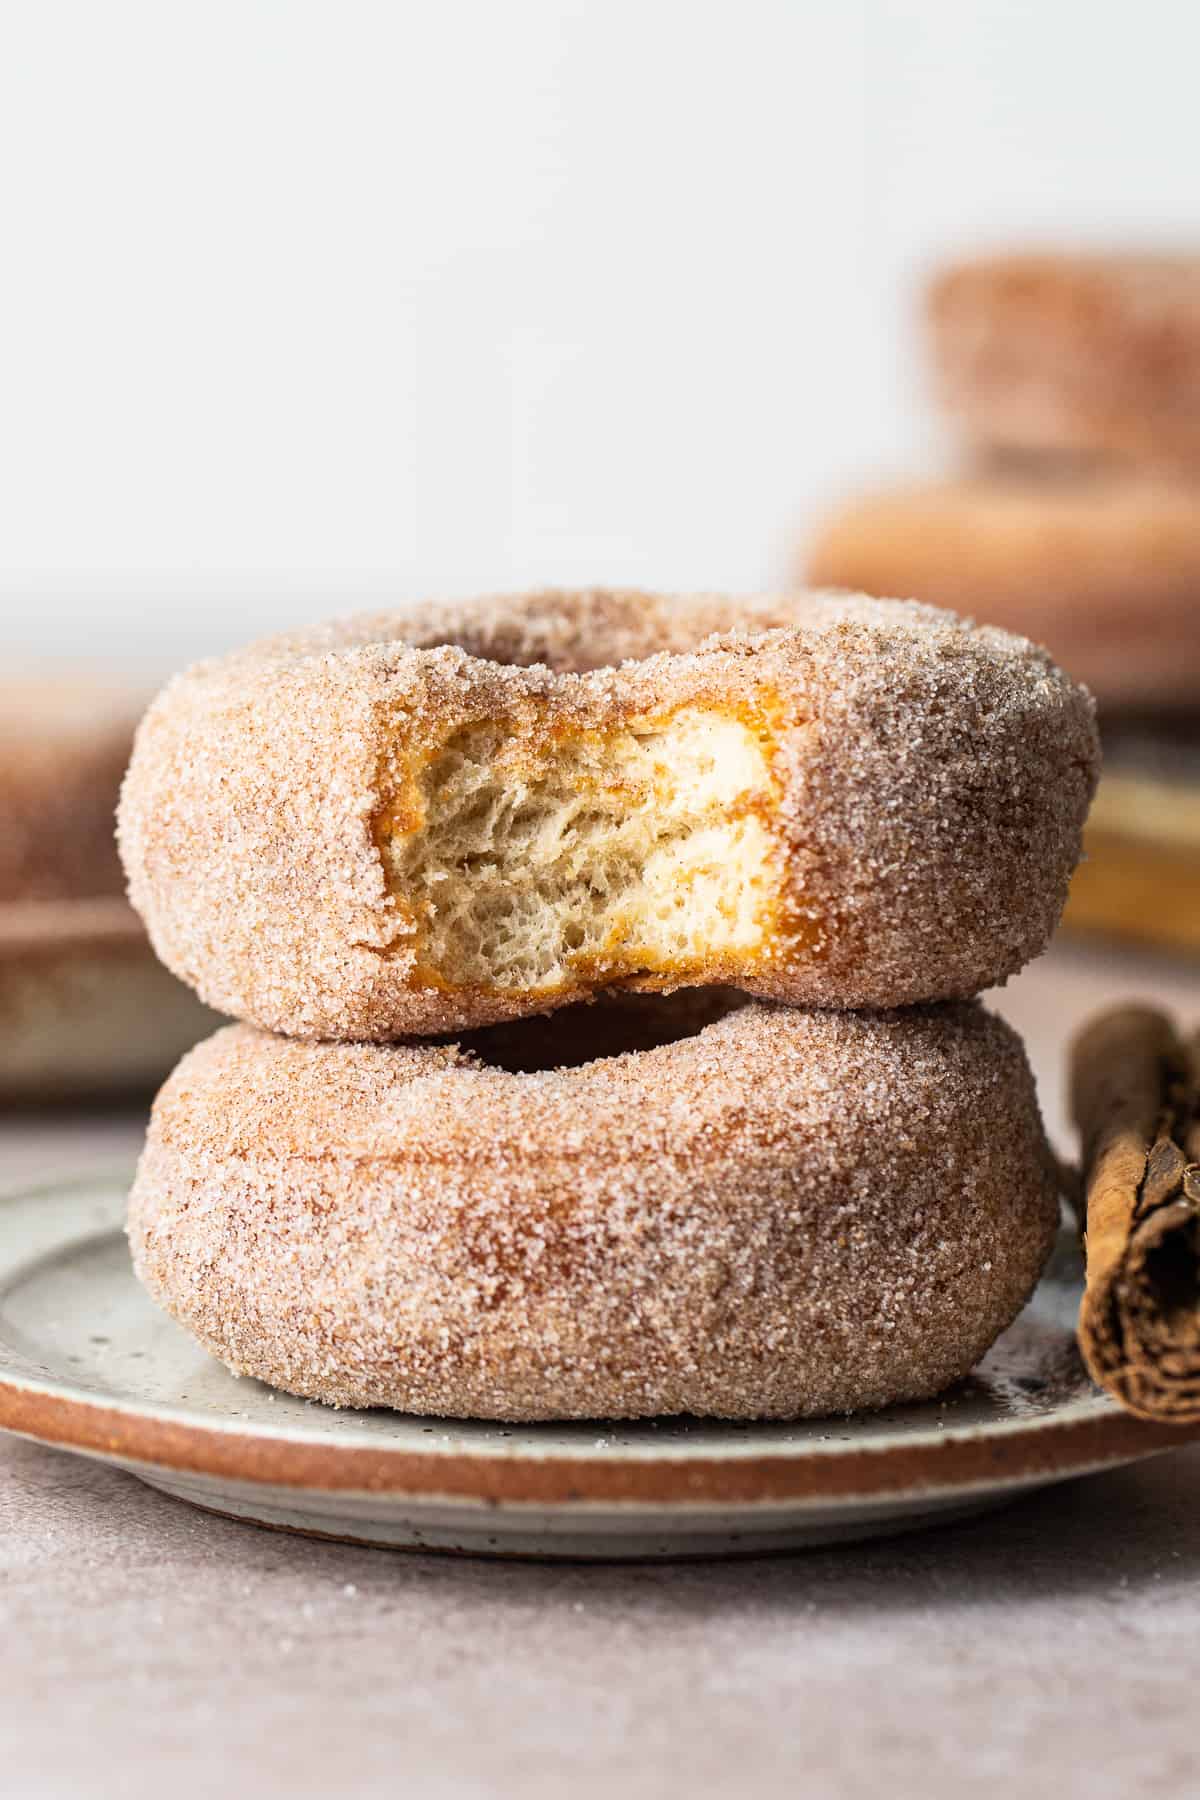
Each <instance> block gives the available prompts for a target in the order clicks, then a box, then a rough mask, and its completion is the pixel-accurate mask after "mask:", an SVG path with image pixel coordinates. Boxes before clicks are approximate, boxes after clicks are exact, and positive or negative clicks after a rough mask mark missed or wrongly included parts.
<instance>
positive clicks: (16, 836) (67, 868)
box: [0, 669, 145, 904]
mask: <svg viewBox="0 0 1200 1800" xmlns="http://www.w3.org/2000/svg"><path fill="white" fill-rule="evenodd" d="M144 704H145V701H144V699H143V698H139V696H138V695H137V694H135V693H130V692H128V691H127V690H125V689H123V688H120V687H113V686H112V685H111V684H108V683H106V682H104V681H103V680H100V679H95V678H92V677H89V676H87V675H82V674H70V673H68V674H51V673H50V672H49V671H48V670H46V669H30V670H29V671H27V672H26V673H24V674H22V673H10V674H5V675H4V676H3V677H2V678H0V904H4V903H6V902H8V901H22V902H23V901H27V900H91V899H98V898H101V897H103V896H106V895H107V896H115V895H119V894H120V893H121V891H122V887H123V883H122V878H121V865H120V862H119V861H118V858H117V846H116V841H115V838H114V835H113V819H114V815H115V813H116V807H117V795H118V793H119V791H120V786H121V777H122V775H123V774H124V772H125V765H126V763H127V762H128V761H129V753H130V750H131V749H132V747H133V734H134V729H135V727H136V725H137V720H138V714H139V713H140V712H141V709H142V707H143V705H144Z"/></svg>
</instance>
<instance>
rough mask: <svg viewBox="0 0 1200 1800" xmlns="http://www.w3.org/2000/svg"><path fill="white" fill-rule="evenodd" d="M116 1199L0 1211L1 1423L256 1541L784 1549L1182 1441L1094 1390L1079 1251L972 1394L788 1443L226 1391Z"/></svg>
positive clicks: (1002, 1494)
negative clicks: (176, 1318)
mask: <svg viewBox="0 0 1200 1800" xmlns="http://www.w3.org/2000/svg"><path fill="white" fill-rule="evenodd" d="M127 1186H128V1181H127V1177H124V1178H122V1177H111V1176H110V1177H107V1178H104V1177H97V1178H96V1179H94V1180H91V1181H87V1182H81V1183H78V1182H77V1183H73V1184H70V1185H61V1186H57V1187H52V1188H43V1189H40V1190H37V1191H32V1192H27V1193H21V1194H15V1195H12V1196H10V1197H9V1198H7V1199H4V1200H0V1426H3V1427H7V1428H8V1429H9V1430H11V1431H16V1432H20V1433H21V1434H22V1435H23V1436H26V1437H31V1438H36V1439H40V1440H41V1441H42V1442H44V1443H49V1444H57V1445H61V1446H63V1447H65V1448H67V1449H71V1450H76V1451H80V1452H82V1453H84V1454H85V1455H88V1456H95V1457H99V1458H101V1459H102V1460H103V1461H105V1462H109V1463H113V1464H115V1465H116V1466H117V1467H119V1468H122V1469H127V1470H129V1472H130V1473H131V1474H133V1475H136V1476H138V1477H139V1478H140V1479H141V1480H142V1481H147V1482H149V1483H150V1484H151V1485H152V1486H154V1487H157V1488H161V1489H162V1490H163V1491H164V1492H165V1493H168V1494H173V1495H176V1496H177V1497H178V1498H180V1499H182V1500H189V1501H191V1502H193V1503H194V1504H195V1505H197V1506H203V1507H207V1508H209V1509H211V1510H212V1511H215V1512H221V1513H227V1514H231V1515H233V1516H235V1517H237V1518H241V1519H248V1520H253V1521H255V1522H256V1523H258V1524H262V1525H271V1526H276V1527H281V1528H283V1529H285V1530H289V1531H303V1532H312V1533H317V1534H320V1535H324V1536H330V1537H336V1538H346V1539H354V1540H357V1541H360V1542H363V1543H369V1544H383V1545H394V1546H404V1547H407V1548H414V1549H415V1548H420V1549H426V1550H466V1551H475V1552H482V1553H485V1554H489V1553H490V1554H493V1555H512V1556H538V1557H554V1556H568V1557H597V1558H603V1557H629V1556H635V1557H649V1556H653V1557H660V1556H669V1557H678V1556H707V1555H714V1554H729V1553H738V1552H748V1551H765V1550H780V1549H793V1548H797V1547H799V1546H802V1545H806V1544H820V1543H828V1542H831V1541H834V1540H837V1539H843V1538H862V1537H869V1536H872V1535H875V1534H877V1533H884V1532H892V1531H898V1530H905V1529H909V1528H911V1527H915V1526H919V1525H929V1524H933V1523H935V1522H936V1521H937V1520H939V1519H946V1518H952V1517H957V1516H961V1515H963V1514H967V1513H972V1512H978V1511H980V1510H982V1509H983V1508H985V1507H989V1506H994V1505H996V1504H998V1503H999V1502H1001V1501H1003V1500H1006V1499H1009V1498H1011V1497H1012V1496H1014V1495H1016V1494H1020V1493H1023V1492H1026V1491H1028V1490H1030V1489H1032V1488H1036V1487H1039V1486H1041V1485H1044V1484H1046V1483H1048V1482H1052V1481H1061V1480H1064V1479H1065V1478H1067V1477H1069V1476H1073V1475H1081V1474H1084V1473H1086V1472H1088V1471H1089V1470H1094V1469H1101V1468H1105V1467H1109V1466H1111V1465H1113V1464H1116V1463H1121V1462H1130V1461H1133V1460H1134V1459H1136V1458H1138V1457H1142V1456H1147V1455H1150V1454H1151V1453H1153V1452H1154V1451H1157V1450H1161V1449H1163V1448H1165V1447H1167V1446H1168V1445H1171V1444H1176V1443H1180V1442H1182V1441H1184V1439H1185V1437H1186V1436H1187V1435H1188V1434H1186V1433H1183V1432H1181V1431H1179V1430H1174V1429H1172V1428H1170V1427H1166V1426H1155V1425H1148V1424H1145V1423H1143V1422H1142V1421H1140V1420H1137V1419H1134V1418H1131V1417H1129V1416H1128V1415H1127V1414H1125V1413H1122V1412H1121V1411H1120V1410H1119V1409H1118V1408H1117V1407H1116V1406H1115V1405H1114V1404H1113V1403H1112V1402H1111V1401H1110V1400H1108V1399H1107V1398H1106V1397H1105V1396H1103V1395H1101V1394H1099V1393H1097V1392H1096V1390H1095V1389H1094V1388H1093V1387H1092V1386H1091V1384H1090V1383H1089V1381H1088V1379H1087V1377H1086V1375H1085V1374H1084V1372H1083V1371H1082V1369H1081V1367H1080V1364H1079V1361H1078V1358H1077V1356H1076V1353H1075V1345H1074V1339H1073V1336H1072V1321H1073V1319H1074V1314H1075V1309H1076V1306H1077V1304H1078V1299H1079V1266H1078V1261H1077V1259H1075V1257H1074V1255H1073V1252H1072V1250H1071V1248H1070V1246H1068V1245H1064V1246H1063V1247H1062V1249H1061V1250H1060V1252H1059V1253H1058V1256H1057V1257H1056V1260H1055V1263H1054V1264H1053V1265H1052V1267H1051V1270H1050V1271H1049V1273H1048V1274H1047V1276H1046V1278H1045V1279H1044V1281H1043V1282H1042V1285H1041V1287H1040V1289H1039V1290H1038V1293H1037V1295H1036V1296H1035V1298H1034V1300H1033V1302H1032V1303H1031V1305H1030V1306H1029V1307H1028V1308H1027V1310H1026V1312H1025V1313H1024V1314H1023V1315H1022V1317H1021V1318H1020V1319H1019V1320H1018V1321H1017V1323H1016V1324H1015V1325H1014V1326H1013V1327H1012V1329H1011V1330H1010V1331H1008V1332H1007V1333H1006V1334H1005V1336H1004V1337H1003V1338H1002V1339H1001V1340H1000V1342H999V1343H998V1344H997V1345H996V1347H995V1348H994V1349H993V1350H992V1352H991V1353H990V1355H989V1356H988V1357H987V1359H986V1360H985V1362H984V1363H983V1364H982V1365H981V1366H980V1368H979V1370H978V1372H977V1374H976V1375H975V1376H974V1377H973V1378H972V1379H971V1380H970V1381H968V1382H966V1383H964V1384H963V1385H962V1386H961V1387H959V1388H957V1389H956V1390H954V1391H952V1392H951V1393H949V1394H947V1395H945V1396H944V1397H943V1398H942V1399H940V1400H938V1401H931V1402H927V1403H925V1404H923V1405H919V1406H904V1407H894V1408H892V1409H891V1410H889V1411H887V1412H884V1413H876V1414H871V1415H864V1416H863V1417H861V1418H857V1417H856V1418H849V1419H843V1418H839V1419H825V1420H818V1421H815V1422H810V1423H802V1424H793V1425H781V1424H768V1425H729V1424H712V1423H704V1422H702V1421H699V1420H663V1421H661V1422H651V1423H642V1424H636V1425H610V1424H603V1423H601V1424H590V1425H579V1424H575V1425H566V1426H552V1425H534V1426H529V1425H525V1426H519V1425H514V1426H499V1425H491V1424H463V1423H460V1422H457V1421H450V1420H439V1419H420V1418H412V1417H408V1416H405V1415H402V1414H399V1413H389V1412H336V1411H331V1410H329V1409H328V1408H325V1407H322V1406H319V1405H317V1404H315V1403H312V1402H308V1401H303V1400H295V1399H292V1398H290V1397H289V1396H288V1395H286V1394H281V1393H276V1392H274V1391H272V1390H271V1389H269V1388H266V1387H263V1386H262V1385H260V1384H259V1383H258V1382H255V1381H248V1380H240V1381H239V1380H237V1379H236V1378H235V1377H233V1376H232V1375H230V1374H228V1373H227V1372H226V1370H225V1369H223V1368H222V1367H221V1366H220V1365H219V1364H218V1363H216V1362H214V1361H212V1359H211V1358H210V1357H208V1356H207V1355H206V1354H205V1353H204V1352H203V1351H202V1350H200V1349H199V1348H198V1347H197V1346H196V1345H195V1344H193V1343H192V1341H191V1339H190V1338H189V1337H187V1335H186V1334H185V1333H184V1332H183V1331H181V1330H180V1329H179V1327H178V1326H176V1325H174V1324H173V1323H172V1322H171V1321H170V1320H169V1319H167V1318H165V1317H164V1316H163V1315H162V1314H161V1313H159V1312H158V1311H157V1310H156V1309H155V1307H154V1306H152V1305H151V1303H150V1301H149V1300H148V1299H147V1298H146V1296H145V1295H144V1294H143V1293H142V1290H141V1289H140V1288H139V1287H138V1285H137V1283H136V1282H135V1280H134V1278H133V1274H132V1272H131V1269H130V1265H129V1257H128V1253H127V1250H126V1246H125V1239H124V1236H123V1234H122V1231H121V1220H122V1216H123V1211H124V1204H125V1195H126V1191H127ZM1192 1435H1195V1434H1194V1433H1193V1434H1192Z"/></svg>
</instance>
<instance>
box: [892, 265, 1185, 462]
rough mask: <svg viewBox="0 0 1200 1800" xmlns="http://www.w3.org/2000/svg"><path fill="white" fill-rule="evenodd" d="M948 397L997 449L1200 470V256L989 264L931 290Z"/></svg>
mask: <svg viewBox="0 0 1200 1800" xmlns="http://www.w3.org/2000/svg"><path fill="white" fill-rule="evenodd" d="M928 326H929V335H930V342H931V349H932V357H933V367H934V378H935V382H936V386H937V390H938V393H939V396H940V398H941V401H942V403H943V405H944V406H945V408H946V410H947V412H948V413H949V414H950V416H951V417H952V418H953V419H954V421H955V422H956V423H957V424H958V425H959V427H960V428H961V429H962V431H963V432H964V433H965V435H966V436H967V437H968V438H969V439H970V440H971V441H973V442H974V443H976V444H979V445H982V446H984V447H986V448H989V449H999V450H1006V451H1041V452H1051V453H1055V454H1059V453H1064V454H1067V455H1083V456H1095V455H1099V456H1109V455H1117V456H1123V457H1130V458H1133V459H1135V460H1138V461H1143V462H1146V463H1150V464H1153V465H1155V466H1161V467H1174V468H1179V469H1183V470H1187V471H1190V472H1193V473H1194V472H1195V471H1196V470H1198V469H1200V256H1195V255H1190V256H1189V255H1174V256H1172V255H1117V254H1107V255H1103V254H1101V255H1096V254H1093V255H1085V254H1077V255H1070V254H1059V255H1055V254H1052V253H1032V254H1012V255H1002V256H994V257H985V258H981V259H978V260H974V261H969V262H963V263H959V264H956V265H955V266H953V267H951V268H948V269H946V270H944V271H942V273H941V274H940V275H938V277H937V278H936V279H935V280H934V281H933V283H932V284H931V287H930V290H929V297H928Z"/></svg>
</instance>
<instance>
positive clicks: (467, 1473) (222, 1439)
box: [0, 1379, 1200, 1506]
mask: <svg viewBox="0 0 1200 1800" xmlns="http://www.w3.org/2000/svg"><path fill="white" fill-rule="evenodd" d="M443 1423H445V1421H443ZM0 1428H3V1429H5V1430H8V1431H15V1432H17V1433H18V1434H19V1435H20V1436H23V1437H28V1438H33V1439H36V1440H37V1441H39V1442H41V1443H47V1444H54V1445H57V1446H59V1447H61V1448H64V1449H72V1450H81V1451H86V1452H91V1453H93V1454H95V1455H99V1456H102V1457H110V1458H119V1459H121V1460H122V1461H125V1462H133V1463H140V1464H142V1465H144V1466H145V1467H147V1468H165V1469H171V1470H174V1471H176V1472H177V1473H181V1474H182V1473H187V1474H196V1475H209V1476H215V1477H219V1478H221V1479H226V1480H233V1481H247V1482H256V1483H262V1484H265V1485H269V1486H274V1487H290V1488H296V1489H305V1490H308V1491H310V1492H319V1493H348V1492H353V1493H368V1494H407V1495H411V1496H418V1495H419V1496H422V1497H434V1496H437V1497H444V1498H448V1499H457V1500H466V1501H476V1502H480V1503H482V1504H483V1505H491V1506H498V1505H513V1504H518V1505H520V1504H525V1505H561V1504H570V1503H572V1502H574V1503H583V1504H612V1503H622V1502H625V1503H647V1502H650V1503H658V1504H672V1505H679V1504H688V1503H692V1504H696V1505H720V1504H737V1505H743V1504H748V1503H754V1502H759V1503H762V1504H769V1503H772V1502H775V1503H782V1502H787V1501H798V1500H840V1499H850V1498H859V1499H865V1498H871V1497H874V1496H876V1495H879V1496H884V1495H888V1494H899V1493H911V1492H924V1493H935V1492H939V1491H941V1490H943V1489H955V1490H957V1489H961V1488H963V1487H970V1486H973V1485H976V1484H988V1485H992V1484H995V1483H996V1482H1013V1483H1017V1482H1024V1481H1036V1480H1038V1479H1039V1478H1040V1477H1042V1476H1053V1475H1056V1474H1059V1473H1061V1472H1064V1471H1068V1472H1073V1473H1079V1474H1083V1473H1084V1472H1086V1471H1089V1470H1093V1469H1098V1468H1103V1467H1104V1466H1105V1465H1106V1464H1108V1463H1119V1462H1122V1461H1127V1460H1129V1459H1131V1458H1134V1457H1138V1456H1142V1455H1149V1454H1150V1453H1151V1452H1153V1451H1156V1450H1165V1449H1169V1448H1172V1447H1174V1446H1178V1445H1181V1444H1186V1443H1191V1442H1194V1441H1195V1440H1196V1439H1197V1438H1200V1425H1196V1426H1172V1425H1161V1424H1152V1423H1148V1422H1146V1421H1144V1420H1141V1419H1136V1418H1134V1417H1133V1416H1132V1415H1131V1414H1128V1413H1122V1412H1119V1411H1117V1410H1116V1408H1115V1407H1114V1408H1113V1410H1112V1411H1106V1412H1104V1413H1102V1414H1101V1415H1100V1416H1098V1417H1097V1416H1092V1417H1085V1418H1082V1419H1074V1420H1072V1419H1067V1420H1055V1419H1054V1418H1053V1416H1050V1417H1048V1418H1046V1419H1044V1420H1043V1421H1042V1422H1040V1423H1039V1422H1037V1421H1031V1422H1030V1423H1029V1424H1028V1425H1016V1426H1007V1427H1004V1428H1002V1429H1001V1430H1000V1431H997V1432H995V1433H994V1434H990V1435H989V1434H988V1433H987V1431H986V1428H985V1429H983V1430H980V1428H978V1427H975V1428H970V1429H969V1431H968V1432H966V1433H964V1434H963V1435H962V1436H961V1437H959V1436H956V1435H954V1434H953V1432H952V1431H947V1432H946V1434H945V1435H944V1436H942V1437H939V1439H938V1440H937V1442H936V1444H933V1445H930V1444H928V1443H926V1444H923V1445H921V1446H920V1447H919V1448H918V1447H915V1446H914V1447H911V1448H910V1447H909V1446H907V1445H897V1446H892V1447H888V1448H883V1449H879V1450H850V1451H837V1452H833V1453H828V1452H826V1453H822V1454H817V1455H814V1454H813V1453H811V1452H809V1453H807V1454H798V1455H787V1454H781V1455H778V1456H755V1455H749V1456H745V1457H741V1456H728V1457H713V1456H700V1457H691V1456H687V1455H684V1456H680V1455H678V1454H670V1453H664V1454H662V1455H660V1456H658V1457H656V1458H654V1459H653V1460H650V1459H648V1458H645V1457H633V1458H626V1459H620V1458H619V1457H617V1456H608V1457H604V1458H602V1459H601V1458H597V1457H573V1456H545V1457H528V1456H522V1455H521V1454H520V1453H519V1452H514V1451H508V1452H505V1453H503V1454H499V1453H493V1454H488V1455H472V1454H470V1453H462V1452H458V1453H453V1454H451V1453H442V1452H434V1453H431V1454H422V1453H420V1452H414V1451H410V1450H378V1449H374V1448H368V1447H366V1446H354V1445H339V1446H333V1447H331V1446H329V1445H325V1444H312V1443H304V1442H298V1441H296V1440H295V1439H284V1438H277V1437H273V1436H267V1435H264V1434H260V1433H256V1432H249V1431H230V1430H226V1429H224V1428H221V1429H211V1428H207V1427H205V1426H199V1425H191V1424H185V1423H183V1422H181V1421H178V1420H173V1419H169V1418H160V1417H155V1416H154V1415H152V1414H143V1413H131V1412H128V1411H126V1410H124V1409H123V1408H120V1407H114V1406H109V1405H104V1404H101V1403H93V1402H91V1401H88V1400H80V1399H75V1398H71V1397H69V1396H65V1395H60V1394H50V1393H45V1392H39V1391H37V1390H36V1389H35V1390H31V1389H29V1388H28V1387H25V1386H23V1385H21V1384H19V1383H15V1382H10V1381H6V1380H2V1379H0Z"/></svg>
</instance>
